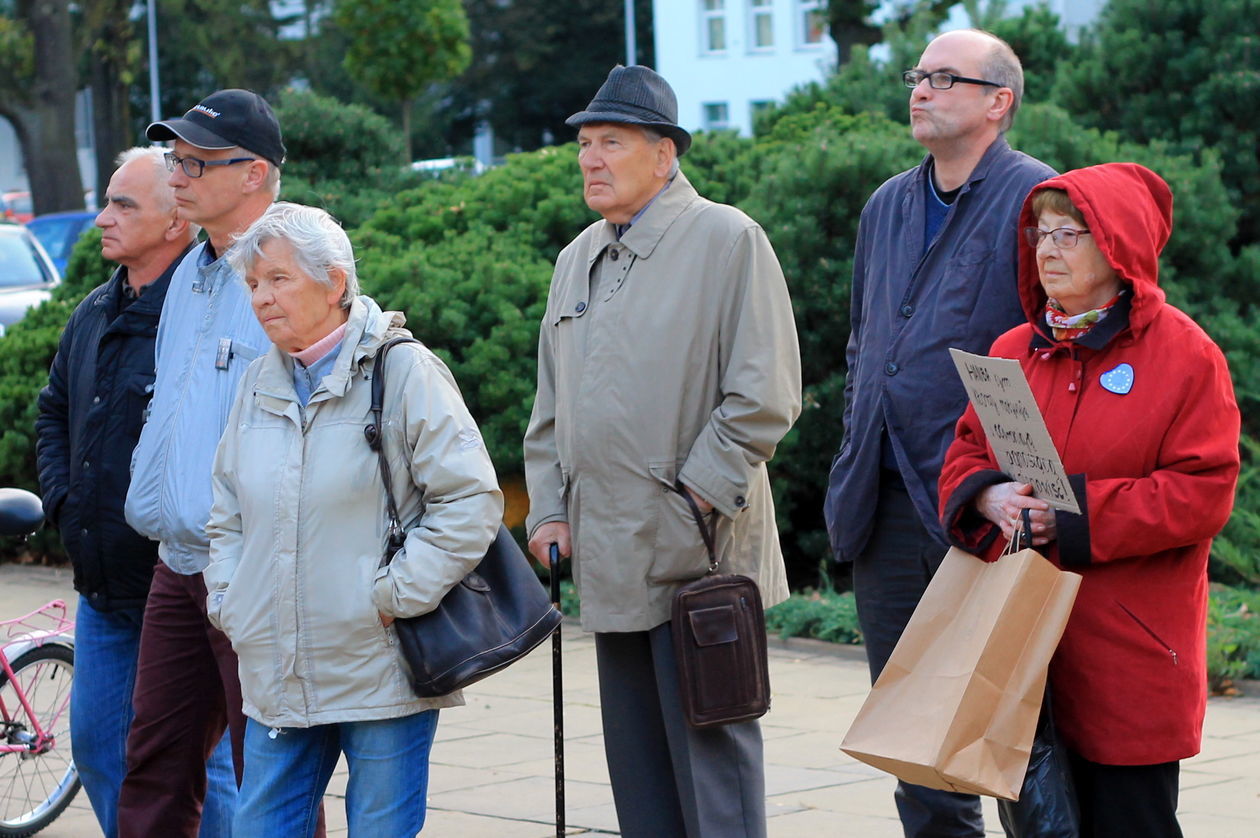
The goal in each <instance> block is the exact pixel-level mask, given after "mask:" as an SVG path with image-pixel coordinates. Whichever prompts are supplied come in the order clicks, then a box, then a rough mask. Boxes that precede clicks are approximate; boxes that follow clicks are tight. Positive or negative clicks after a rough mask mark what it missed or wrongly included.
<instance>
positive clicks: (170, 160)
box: [162, 151, 258, 177]
mask: <svg viewBox="0 0 1260 838" xmlns="http://www.w3.org/2000/svg"><path fill="white" fill-rule="evenodd" d="M162 156H163V157H164V158H166V170H167V171H168V172H173V171H175V167H176V166H179V167H180V168H181V169H183V170H184V174H186V175H188V176H189V177H201V176H202V175H203V174H205V171H206V167H207V166H234V165H236V164H237V163H252V162H253V161H255V160H257V159H258V158H257V157H229V158H228V159H227V160H198V159H197V158H196V157H180V156H179V155H178V154H176V153H174V152H172V151H168V152H166V154H164V155H162Z"/></svg>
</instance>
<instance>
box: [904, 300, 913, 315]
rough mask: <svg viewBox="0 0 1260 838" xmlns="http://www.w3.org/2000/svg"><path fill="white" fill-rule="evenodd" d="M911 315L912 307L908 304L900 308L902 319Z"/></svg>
mask: <svg viewBox="0 0 1260 838" xmlns="http://www.w3.org/2000/svg"><path fill="white" fill-rule="evenodd" d="M912 314H914V306H912V305H910V304H909V303H906V304H905V305H903V306H902V307H901V316H902V317H909V316H910V315H912Z"/></svg>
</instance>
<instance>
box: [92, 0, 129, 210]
mask: <svg viewBox="0 0 1260 838" xmlns="http://www.w3.org/2000/svg"><path fill="white" fill-rule="evenodd" d="M99 6H100V8H99V9H98V10H97V13H96V15H94V16H93V18H92V19H91V23H90V25H91V26H92V29H93V31H92V33H91V37H92V40H93V42H94V43H93V45H92V54H91V57H90V61H89V67H90V68H91V69H90V72H91V79H90V80H89V84H90V86H91V90H92V137H93V140H94V144H95V146H96V200H97V204H98V205H99V206H104V205H105V191H106V188H107V187H108V186H109V179H110V177H111V176H112V175H113V173H114V158H115V157H116V156H117V155H118V152H120V151H122V150H123V149H125V148H128V147H130V146H131V144H132V143H133V142H134V140H133V138H132V135H131V100H130V97H129V96H128V95H127V88H128V78H127V77H128V75H129V70H128V67H127V53H128V50H129V48H130V47H131V44H132V41H133V40H134V37H135V33H134V31H133V29H132V26H131V21H130V20H128V18H127V11H128V9H129V8H130V2H129V0H109V2H106V3H101V4H99Z"/></svg>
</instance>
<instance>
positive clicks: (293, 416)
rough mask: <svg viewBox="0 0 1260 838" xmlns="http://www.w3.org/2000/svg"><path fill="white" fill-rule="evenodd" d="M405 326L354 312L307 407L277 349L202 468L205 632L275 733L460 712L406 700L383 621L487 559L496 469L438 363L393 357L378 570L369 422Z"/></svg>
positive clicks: (412, 351) (414, 607)
mask: <svg viewBox="0 0 1260 838" xmlns="http://www.w3.org/2000/svg"><path fill="white" fill-rule="evenodd" d="M402 324H403V316H402V315H401V314H399V313H398V312H382V311H381V310H380V308H379V307H377V305H376V303H375V302H373V301H372V300H371V299H370V298H368V297H365V296H361V297H359V298H358V299H356V300H355V301H354V302H353V305H352V308H351V312H350V317H349V321H348V322H347V325H346V333H345V337H344V338H343V340H342V344H341V347H340V349H339V350H338V351H339V355H338V357H337V360H336V362H335V364H334V365H333V369H332V371H331V372H330V373H329V374H328V375H327V376H326V377H325V378H324V380H323V382H322V383H321V384H320V385H319V386H318V387H317V388H316V390H315V391H314V392H313V393H312V394H311V398H310V402H309V404H308V405H307V406H306V407H302V405H301V404H300V403H299V401H298V398H297V395H296V393H295V392H294V388H293V378H292V369H293V368H292V364H293V361H292V360H291V359H290V358H289V356H288V355H287V354H286V353H284V352H282V351H281V350H279V349H277V348H276V347H272V348H271V350H270V351H269V352H268V353H267V354H266V355H264V356H263V357H261V358H259V359H258V360H256V361H255V362H254V363H253V364H252V365H251V366H250V368H249V370H248V371H247V372H246V373H245V376H244V378H242V380H241V384H240V389H239V390H238V391H237V396H236V402H235V405H234V406H233V408H232V413H231V417H230V419H229V421H228V425H227V429H226V431H225V432H224V435H223V438H222V440H221V441H220V443H219V449H218V453H217V455H216V458H215V466H214V508H213V510H212V512H211V517H210V522H209V524H207V527H206V529H207V532H208V534H209V536H210V565H209V567H207V568H206V570H205V580H206V586H207V589H208V590H209V592H210V593H209V599H208V609H209V616H210V621H211V622H212V623H214V624H215V625H217V626H219V627H220V628H222V629H223V631H224V632H225V633H226V634H227V636H228V637H229V639H231V641H232V647H233V649H235V650H236V654H237V655H238V657H239V658H240V675H241V691H242V693H243V695H244V709H245V714H246V715H247V716H249V717H250V718H252V719H255V720H256V721H258V722H261V723H263V724H265V725H268V726H270V727H276V728H282V727H310V726H312V725H319V724H328V723H332V722H348V721H364V720H370V719H387V718H396V717H399V716H405V715H409V714H411V713H417V712H420V711H422V710H425V709H428V708H432V707H449V706H453V705H458V704H462V703H463V699H462V698H461V696H460V695H459V693H453V694H451V695H447V696H443V697H441V698H436V699H428V700H422V699H419V698H417V697H416V696H415V695H414V694H413V693H412V692H411V690H410V688H409V687H408V685H407V681H406V679H405V676H404V674H403V670H402V666H401V658H400V655H399V652H398V646H397V637H396V635H395V632H394V629H393V628H392V627H391V628H388V629H387V628H384V627H383V626H382V624H381V621H380V617H379V613H378V612H380V613H384V614H387V615H390V616H394V617H408V616H414V615H417V614H423V613H425V612H427V611H430V610H432V609H433V608H434V607H436V606H437V604H438V602H439V601H440V600H441V598H442V596H443V595H444V594H445V593H446V592H447V591H448V590H450V588H451V587H453V586H454V585H455V584H456V583H458V582H459V580H460V579H462V578H463V577H464V575H465V574H466V573H467V572H468V571H469V570H470V569H472V568H473V567H474V566H475V565H476V564H477V562H478V561H479V560H480V559H481V557H482V556H483V555H484V554H485V551H486V549H487V548H488V547H489V545H490V542H491V540H492V539H493V538H494V535H495V533H496V532H497V530H498V527H499V523H500V521H501V520H502V516H503V499H502V495H501V494H500V492H499V488H498V483H497V481H496V480H495V474H494V466H493V465H492V464H491V462H490V457H489V455H488V454H487V453H486V450H485V446H484V445H483V444H482V440H481V435H480V433H479V432H478V430H477V426H476V423H475V422H474V421H473V419H472V416H471V415H470V414H469V413H468V410H467V408H466V407H465V406H464V402H463V399H462V397H461V396H460V393H459V389H458V387H457V386H456V384H455V381H454V379H453V378H452V376H451V374H450V371H449V370H448V369H447V368H446V365H445V364H443V363H442V362H441V360H439V359H438V358H437V356H435V355H434V354H433V353H432V352H430V351H429V350H428V349H427V348H425V347H424V346H422V345H421V344H417V343H409V344H402V345H399V346H397V347H395V348H394V349H393V350H392V351H391V352H390V354H389V358H388V362H387V363H388V367H389V374H388V376H387V378H386V391H385V400H384V407H385V409H384V418H383V423H382V424H383V425H384V440H385V451H386V453H387V454H388V455H389V460H390V465H391V471H392V478H393V489H394V496H395V498H396V499H397V502H398V509H399V515H400V518H401V520H402V521H403V522H404V525H405V526H406V527H407V540H406V544H405V547H404V549H403V550H402V551H400V552H399V554H398V555H397V556H396V557H395V558H394V560H393V561H392V562H391V563H390V564H389V565H388V566H386V567H384V568H381V567H379V565H380V561H381V556H382V552H383V549H384V545H385V535H386V512H385V492H384V489H383V487H382V484H381V474H380V468H379V464H378V461H377V456H376V454H375V453H374V452H373V451H372V450H371V449H369V447H368V445H367V442H366V441H365V439H364V435H363V429H364V426H365V425H366V424H367V423H368V421H369V404H370V401H371V399H370V397H371V380H370V376H371V374H372V371H373V365H374V356H375V354H376V350H377V349H378V347H379V346H380V345H381V344H382V343H383V342H384V341H386V340H388V339H389V338H393V337H402V336H407V335H408V332H407V331H406V330H405V329H402V328H401V327H402Z"/></svg>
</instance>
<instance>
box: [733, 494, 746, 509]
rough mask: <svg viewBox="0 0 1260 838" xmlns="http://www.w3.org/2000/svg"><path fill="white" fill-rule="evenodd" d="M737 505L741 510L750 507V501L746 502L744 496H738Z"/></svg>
mask: <svg viewBox="0 0 1260 838" xmlns="http://www.w3.org/2000/svg"><path fill="white" fill-rule="evenodd" d="M735 505H736V506H738V507H740V508H743V507H745V506H747V505H748V501H746V500H745V499H744V496H743V495H736V496H735Z"/></svg>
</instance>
